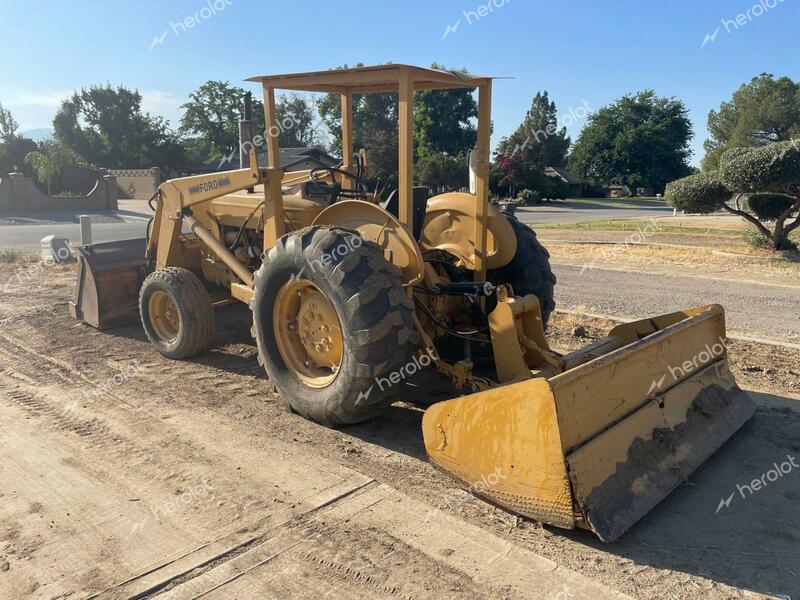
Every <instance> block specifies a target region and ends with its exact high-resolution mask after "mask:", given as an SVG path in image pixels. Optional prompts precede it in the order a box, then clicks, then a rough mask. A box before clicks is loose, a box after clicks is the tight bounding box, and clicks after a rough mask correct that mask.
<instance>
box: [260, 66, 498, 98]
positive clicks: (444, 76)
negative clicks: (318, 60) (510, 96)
mask: <svg viewBox="0 0 800 600" xmlns="http://www.w3.org/2000/svg"><path fill="white" fill-rule="evenodd" d="M404 71H405V72H409V71H410V74H411V77H412V78H413V82H414V84H413V85H414V89H416V90H447V89H458V88H476V87H478V86H480V85H482V84H484V83H487V82H488V81H489V80H491V79H496V78H494V77H487V76H484V75H471V74H467V73H461V72H458V71H441V70H438V69H426V68H423V67H415V66H412V65H402V64H386V65H375V66H371V67H354V68H349V69H331V70H328V71H311V72H308V73H290V74H286V75H266V76H261V77H250V78H249V79H248V80H247V81H254V82H259V83H261V84H262V85H264V86H265V87H270V88H276V89H283V90H296V91H301V92H334V93H348V92H349V93H370V92H396V91H397V90H398V87H399V85H400V74H401V72H404Z"/></svg>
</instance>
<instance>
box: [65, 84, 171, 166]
mask: <svg viewBox="0 0 800 600" xmlns="http://www.w3.org/2000/svg"><path fill="white" fill-rule="evenodd" d="M53 126H54V128H55V137H56V139H57V140H58V141H59V142H61V143H62V144H63V145H64V146H65V147H66V148H67V149H69V150H70V151H72V152H73V153H74V154H75V155H76V156H77V157H78V158H79V159H80V160H81V161H83V162H84V163H86V164H91V165H96V166H100V167H107V168H128V169H146V168H150V167H152V166H158V167H160V168H161V169H162V170H163V171H164V172H166V173H169V172H171V171H173V170H176V169H180V168H182V167H184V166H185V164H186V154H185V152H184V149H183V147H182V145H181V143H180V139H179V138H178V136H177V135H176V134H175V133H174V132H172V131H171V130H170V129H169V124H168V123H167V122H166V121H165V120H164V119H162V118H161V117H152V116H150V115H149V114H148V113H142V96H141V94H139V92H138V91H135V90H129V89H127V88H124V87H121V86H120V87H117V88H113V87H111V86H110V85H105V86H91V87H89V88H88V89H86V88H84V89H82V90H81V91H80V92H75V93H74V94H73V95H72V96H71V97H70V98H68V99H66V100H64V101H63V102H62V103H61V106H60V107H59V109H58V112H57V113H56V116H55V119H54V120H53Z"/></svg>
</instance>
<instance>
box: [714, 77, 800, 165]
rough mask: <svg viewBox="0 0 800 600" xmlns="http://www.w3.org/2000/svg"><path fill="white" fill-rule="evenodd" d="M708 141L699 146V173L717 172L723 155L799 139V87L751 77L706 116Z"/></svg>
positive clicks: (785, 79)
mask: <svg viewBox="0 0 800 600" xmlns="http://www.w3.org/2000/svg"><path fill="white" fill-rule="evenodd" d="M708 130H709V132H710V133H711V138H710V139H708V140H706V141H705V142H704V144H703V146H704V147H705V149H706V156H705V158H704V159H703V170H704V171H713V170H716V169H718V168H719V165H720V157H721V156H722V154H723V152H725V151H726V150H729V149H731V148H741V147H745V148H752V147H758V146H764V145H766V144H771V143H774V142H782V141H788V140H791V139H792V138H793V137H797V136H798V135H800V83H797V82H794V81H792V80H791V79H789V78H788V77H780V78H778V79H775V78H774V77H773V76H772V75H771V74H769V73H762V74H761V75H759V76H757V77H753V79H752V80H750V82H749V83H746V84H743V85H742V86H741V87H740V88H739V89H738V90H736V91H735V92H734V93H733V97H732V98H731V99H730V101H727V102H723V103H722V104H721V105H720V107H719V110H718V111H715V110H712V111H711V112H709V113H708Z"/></svg>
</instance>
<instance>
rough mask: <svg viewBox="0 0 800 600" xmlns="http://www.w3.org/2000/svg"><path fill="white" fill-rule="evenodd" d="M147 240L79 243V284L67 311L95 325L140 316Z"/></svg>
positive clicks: (105, 325) (100, 326)
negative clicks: (140, 295) (83, 244)
mask: <svg viewBox="0 0 800 600" xmlns="http://www.w3.org/2000/svg"><path fill="white" fill-rule="evenodd" d="M145 247H146V240H145V239H144V238H141V239H134V240H122V241H119V242H104V243H102V244H89V245H87V246H78V247H77V250H78V287H77V289H76V290H75V300H73V301H71V302H70V303H69V310H70V314H71V315H72V316H73V317H75V318H76V319H78V320H79V321H83V322H84V323H88V324H89V325H91V326H92V327H97V328H98V329H107V328H109V327H116V326H118V325H125V324H127V323H132V322H134V321H137V320H138V319H139V288H141V286H142V282H143V281H144V277H145V259H144V253H145Z"/></svg>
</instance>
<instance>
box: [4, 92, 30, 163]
mask: <svg viewBox="0 0 800 600" xmlns="http://www.w3.org/2000/svg"><path fill="white" fill-rule="evenodd" d="M17 129H19V123H17V121H16V120H15V119H14V117H13V116H12V115H11V112H10V111H9V110H6V109H5V108H3V105H2V104H0V177H2V176H3V175H5V174H6V173H9V172H11V171H13V170H17V169H23V170H25V171H28V170H27V169H25V166H26V163H25V156H27V154H28V153H29V152H31V151H33V150H35V149H36V144H35V143H34V142H33V140H29V139H27V138H23V137H20V136H18V135H17ZM28 173H30V171H28Z"/></svg>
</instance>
